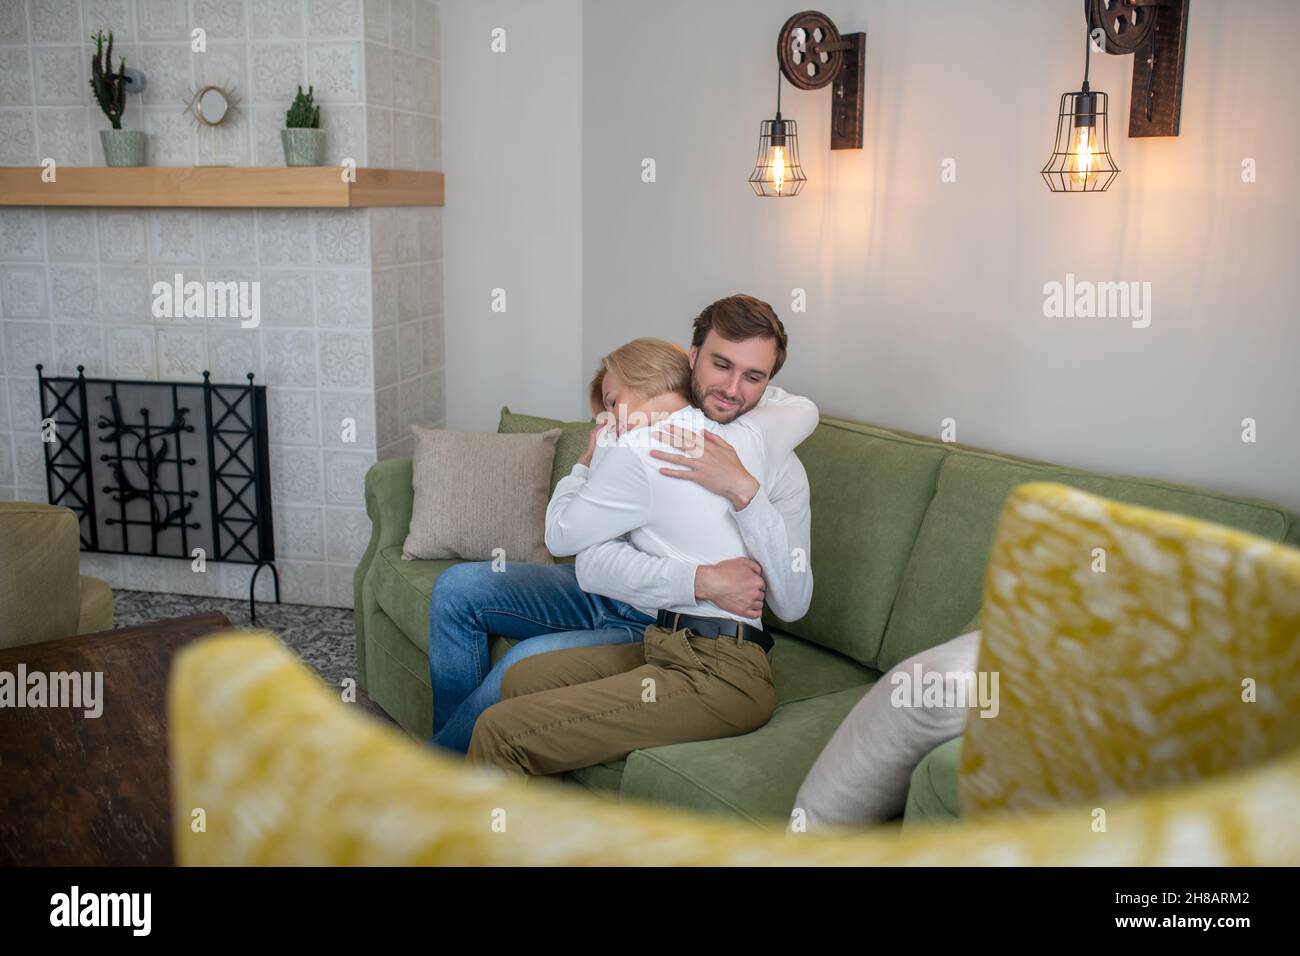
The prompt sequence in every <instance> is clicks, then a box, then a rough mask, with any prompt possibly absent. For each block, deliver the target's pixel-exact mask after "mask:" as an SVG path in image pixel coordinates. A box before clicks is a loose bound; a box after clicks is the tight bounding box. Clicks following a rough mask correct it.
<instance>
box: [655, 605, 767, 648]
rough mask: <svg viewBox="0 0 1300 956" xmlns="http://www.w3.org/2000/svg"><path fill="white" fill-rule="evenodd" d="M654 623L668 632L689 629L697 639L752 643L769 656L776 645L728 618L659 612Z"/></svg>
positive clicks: (757, 630)
mask: <svg viewBox="0 0 1300 956" xmlns="http://www.w3.org/2000/svg"><path fill="white" fill-rule="evenodd" d="M655 623H656V624H658V625H659V626H660V627H664V628H667V629H668V630H670V631H680V630H681V629H682V628H684V627H686V628H690V630H691V631H692V633H694V634H696V635H697V636H699V637H734V638H736V639H737V640H742V641H753V642H754V643H755V644H757V645H758V646H759V647H761V648H762V649H763V650H764V651H766V652H767V653H769V654H770V653H772V647H773V646H774V645H775V643H776V642H775V641H773V640H772V638H771V636H770V635H769V634H768V633H767V631H764V630H763V629H761V628H757V627H754V625H752V624H746V623H745V622H744V621H737V620H735V619H734V618H730V617H696V616H695V615H694V614H678V613H677V612H676V611H660V612H659V614H658V616H657V617H656V618H655Z"/></svg>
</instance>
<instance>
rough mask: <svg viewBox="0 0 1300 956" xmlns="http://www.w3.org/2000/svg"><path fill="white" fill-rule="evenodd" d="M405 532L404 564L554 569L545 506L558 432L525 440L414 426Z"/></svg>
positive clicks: (530, 436) (510, 436)
mask: <svg viewBox="0 0 1300 956" xmlns="http://www.w3.org/2000/svg"><path fill="white" fill-rule="evenodd" d="M411 431H412V432H413V433H414V434H415V454H414V461H413V463H412V484H413V485H414V486H415V496H414V502H413V504H412V508H411V528H410V531H409V532H408V533H407V536H406V543H405V544H404V545H403V546H402V557H403V558H405V559H407V560H413V559H416V558H464V559H466V560H468V561H489V560H491V559H492V558H493V557H495V555H494V554H493V551H494V549H496V548H502V549H503V550H504V552H505V560H507V561H531V562H533V563H535V564H554V563H555V559H554V558H552V557H551V553H550V552H549V551H547V550H546V542H545V533H546V504H547V502H548V501H549V500H550V479H551V463H552V461H553V460H554V458H555V444H556V442H557V441H558V440H559V437H560V429H558V428H552V429H551V430H550V431H545V432H537V433H534V434H528V435H499V434H495V433H493V432H453V431H446V430H445V429H441V428H425V427H423V426H421V425H412V426H411Z"/></svg>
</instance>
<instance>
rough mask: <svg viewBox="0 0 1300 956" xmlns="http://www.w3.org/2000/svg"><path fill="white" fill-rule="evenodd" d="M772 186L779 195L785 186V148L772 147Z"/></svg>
mask: <svg viewBox="0 0 1300 956" xmlns="http://www.w3.org/2000/svg"><path fill="white" fill-rule="evenodd" d="M772 186H773V188H774V189H776V191H777V192H778V193H779V192H780V191H781V190H782V188H784V186H785V147H784V146H773V147H772Z"/></svg>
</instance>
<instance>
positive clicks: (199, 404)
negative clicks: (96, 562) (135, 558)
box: [36, 365, 279, 601]
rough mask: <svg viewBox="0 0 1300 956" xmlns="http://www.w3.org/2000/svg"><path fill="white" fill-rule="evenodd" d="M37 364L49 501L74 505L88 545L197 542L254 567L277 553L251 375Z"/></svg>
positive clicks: (184, 547) (259, 402)
mask: <svg viewBox="0 0 1300 956" xmlns="http://www.w3.org/2000/svg"><path fill="white" fill-rule="evenodd" d="M41 369H42V366H40V365H37V366H36V374H37V379H38V381H39V383H40V392H41V420H42V436H43V437H44V446H45V480H46V485H47V491H48V492H49V501H50V503H51V504H56V505H64V506H66V507H68V508H71V509H72V510H73V511H74V512H75V513H76V514H77V517H78V518H79V519H80V522H81V548H82V550H83V551H99V552H107V553H111V554H134V555H152V556H155V557H172V558H187V559H193V558H194V557H195V551H194V549H195V548H202V549H203V556H204V557H205V559H206V560H210V561H232V562H236V563H242V564H255V565H257V566H258V570H259V571H260V570H261V566H262V565H263V564H270V562H272V561H273V560H274V559H275V540H274V535H273V533H272V521H271V481H270V468H269V464H268V462H269V453H268V448H267V427H266V386H264V385H254V384H253V376H252V374H251V373H250V374H249V376H248V382H247V384H245V385H217V384H214V383H213V382H211V381H210V378H209V374H208V373H207V372H204V373H203V381H202V382H201V383H186V382H142V381H128V380H117V379H102V378H86V377H85V370H84V367H83V366H78V367H77V376H76V377H75V378H71V377H51V378H47V377H45V376H44V375H43V374H42V373H41ZM254 573H255V574H256V572H254ZM271 573H272V575H273V577H275V578H276V579H277V580H276V592H277V594H276V599H277V601H278V600H279V593H278V592H279V581H278V577H279V575H278V574H277V573H276V571H275V567H274V565H272V566H271ZM255 583H256V582H255V581H254V584H255ZM251 590H252V588H251V587H250V599H251Z"/></svg>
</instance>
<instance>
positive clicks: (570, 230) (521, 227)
mask: <svg viewBox="0 0 1300 956" xmlns="http://www.w3.org/2000/svg"><path fill="white" fill-rule="evenodd" d="M442 16H443V36H444V37H445V38H446V39H445V40H444V42H443V57H444V67H443V124H444V128H445V136H444V147H443V167H444V172H445V173H446V183H447V200H446V206H445V208H444V210H443V215H444V223H445V229H446V235H447V237H448V241H447V243H446V250H445V253H444V256H445V259H444V274H445V291H444V295H445V306H446V313H445V314H446V342H447V355H448V356H450V358H451V361H449V362H448V363H447V424H448V427H451V428H462V429H474V430H494V429H495V428H496V423H497V415H498V413H499V411H500V409H501V406H502V405H509V406H510V407H511V408H512V409H514V410H516V411H527V412H531V413H533V414H538V415H554V416H562V417H565V418H568V417H571V416H572V415H573V414H574V413H575V412H576V411H577V409H576V407H575V405H576V401H575V396H577V395H578V394H580V388H579V386H578V382H579V380H580V379H581V378H582V375H581V373H580V360H581V354H582V342H581V334H582V324H581V323H582V246H581V236H582V233H581V216H582V175H583V173H582V75H583V74H582V5H581V3H579V2H578V0H545V2H504V0H448V2H447V3H445V4H444V6H443V11H442ZM496 28H501V29H503V30H504V31H505V42H506V49H505V52H504V53H493V52H492V50H491V48H490V43H491V39H492V31H493V30H494V29H496ZM493 289H504V290H505V303H506V311H505V312H493V311H492V290H493Z"/></svg>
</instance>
